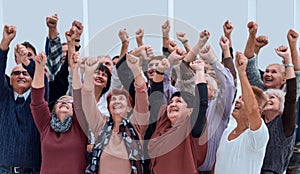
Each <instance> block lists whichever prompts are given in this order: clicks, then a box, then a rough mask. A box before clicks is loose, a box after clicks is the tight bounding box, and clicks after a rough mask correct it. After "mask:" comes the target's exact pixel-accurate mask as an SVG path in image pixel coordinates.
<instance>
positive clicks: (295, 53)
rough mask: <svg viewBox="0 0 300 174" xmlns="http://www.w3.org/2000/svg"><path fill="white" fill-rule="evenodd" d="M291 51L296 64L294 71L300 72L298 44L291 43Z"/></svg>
mask: <svg viewBox="0 0 300 174" xmlns="http://www.w3.org/2000/svg"><path fill="white" fill-rule="evenodd" d="M289 46H290V49H291V56H292V61H293V64H294V70H295V71H299V70H300V60H299V59H300V57H299V54H298V50H297V44H296V43H289Z"/></svg>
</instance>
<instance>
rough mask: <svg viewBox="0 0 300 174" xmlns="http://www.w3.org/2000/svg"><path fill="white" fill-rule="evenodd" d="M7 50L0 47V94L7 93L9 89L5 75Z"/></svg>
mask: <svg viewBox="0 0 300 174" xmlns="http://www.w3.org/2000/svg"><path fill="white" fill-rule="evenodd" d="M8 51H9V50H6V51H2V50H1V49H0V96H5V95H7V94H8V93H9V90H10V88H9V86H8V82H7V80H6V75H5V70H6V63H7V54H8ZM1 98H3V97H1Z"/></svg>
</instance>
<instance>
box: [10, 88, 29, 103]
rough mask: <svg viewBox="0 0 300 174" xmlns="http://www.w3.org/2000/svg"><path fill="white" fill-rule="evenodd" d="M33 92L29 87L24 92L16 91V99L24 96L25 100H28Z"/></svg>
mask: <svg viewBox="0 0 300 174" xmlns="http://www.w3.org/2000/svg"><path fill="white" fill-rule="evenodd" d="M30 92H31V89H30V88H29V89H28V90H27V91H26V92H24V93H23V94H18V93H16V92H15V91H14V99H15V100H17V98H18V97H24V99H25V100H27V98H28V96H29V94H30Z"/></svg>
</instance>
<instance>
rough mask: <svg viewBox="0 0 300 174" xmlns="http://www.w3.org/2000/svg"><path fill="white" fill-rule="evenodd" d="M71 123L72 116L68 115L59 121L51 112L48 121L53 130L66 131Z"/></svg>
mask: <svg viewBox="0 0 300 174" xmlns="http://www.w3.org/2000/svg"><path fill="white" fill-rule="evenodd" d="M71 125H72V117H71V116H68V117H67V118H65V120H64V121H63V122H61V121H60V120H59V119H58V118H57V116H56V114H55V113H54V112H52V119H51V121H50V126H51V128H52V129H53V130H54V131H55V132H67V131H68V130H69V129H70V127H71Z"/></svg>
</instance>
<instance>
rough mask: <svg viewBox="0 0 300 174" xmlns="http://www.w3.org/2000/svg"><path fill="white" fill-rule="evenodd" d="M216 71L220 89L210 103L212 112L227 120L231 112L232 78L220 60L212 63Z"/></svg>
mask: <svg viewBox="0 0 300 174" xmlns="http://www.w3.org/2000/svg"><path fill="white" fill-rule="evenodd" d="M212 68H213V69H214V70H215V72H216V76H217V79H218V80H219V83H220V90H219V93H218V94H217V97H216V98H215V99H214V101H213V102H212V103H211V106H210V107H213V114H214V115H218V116H220V117H222V119H223V120H228V118H229V116H230V112H231V106H232V102H228V101H233V97H234V88H235V87H234V79H233V77H232V75H231V73H230V72H229V71H228V69H227V68H225V67H224V66H223V65H222V64H221V63H220V62H218V61H217V62H216V63H214V64H213V65H212ZM211 118H213V117H211Z"/></svg>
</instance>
